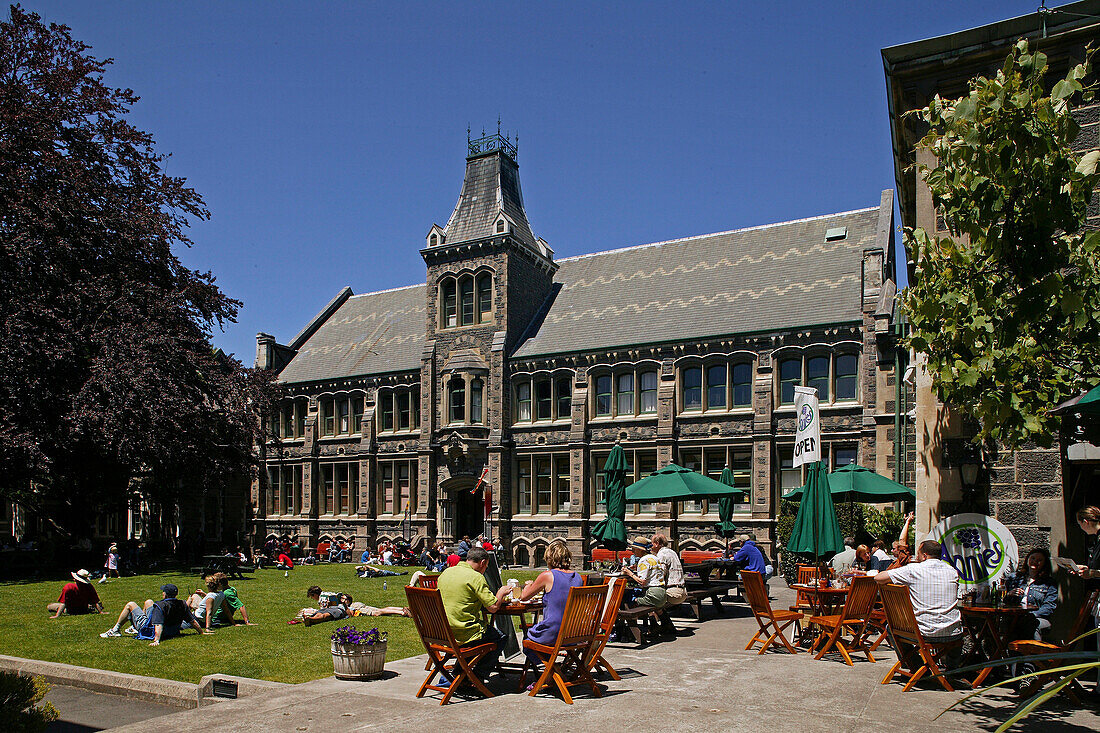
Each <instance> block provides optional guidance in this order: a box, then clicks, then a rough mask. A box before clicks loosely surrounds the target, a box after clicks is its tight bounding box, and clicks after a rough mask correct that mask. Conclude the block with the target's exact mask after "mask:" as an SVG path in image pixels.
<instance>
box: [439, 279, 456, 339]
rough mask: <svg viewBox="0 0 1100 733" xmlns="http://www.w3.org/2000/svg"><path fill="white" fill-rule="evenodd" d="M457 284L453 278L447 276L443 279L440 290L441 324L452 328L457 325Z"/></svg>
mask: <svg viewBox="0 0 1100 733" xmlns="http://www.w3.org/2000/svg"><path fill="white" fill-rule="evenodd" d="M457 287H458V284H457V283H456V282H455V280H454V278H447V279H445V280H444V281H443V283H442V286H441V287H440V290H441V291H442V292H441V293H440V299H441V300H442V301H443V312H442V316H443V318H442V319H441V320H442V324H441V325H442V326H443V327H444V328H454V327H455V326H457V325H458V294H457Z"/></svg>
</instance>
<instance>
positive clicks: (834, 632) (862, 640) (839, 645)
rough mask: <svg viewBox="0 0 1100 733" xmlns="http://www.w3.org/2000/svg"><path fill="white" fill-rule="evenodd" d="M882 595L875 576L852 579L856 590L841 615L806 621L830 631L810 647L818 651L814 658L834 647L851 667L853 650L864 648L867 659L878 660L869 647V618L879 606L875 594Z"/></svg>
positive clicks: (851, 593) (820, 636)
mask: <svg viewBox="0 0 1100 733" xmlns="http://www.w3.org/2000/svg"><path fill="white" fill-rule="evenodd" d="M877 595H878V583H876V582H875V579H874V578H868V577H866V576H865V577H862V578H855V579H854V580H853V581H852V589H851V590H850V591H848V598H847V600H846V601H845V602H844V608H843V609H842V610H841V612H840V613H838V614H833V615H829V616H811V617H810V618H809V619H807V621H806V623H808V624H816V625H817V626H819V627H821V628H822V629H823V630H828V631H829V633H828V634H821V635H819V636H818V637H817V639H815V640H814V643H813V646H811V647H810V653H811V654H813V653H814V652H815V651H817V648H818V647H821V651H818V652H817V656H815V657H814V659H821V658H822V657H824V656H825V655H826V654H828V653H829V651H830V650H831V649H836V650H837V651H839V652H840V655H841V656H842V657H844V661H845V662H847V663H848V666H849V667H851V666H853V665H852V656H851V652H853V651H861V652H863V653H864V654H866V655H867V659H869V660H871V661H872V662H873V661H875V658H874V656H872V655H871V650H870V649H869V648H868V647H867V637H866V634H867V621H868V619H869V618H870V616H871V608H872V607H873V606H874V605H875V596H877ZM846 632H848V633H851V634H852V640H851V641H850V642H848V644H849V646H845V644H844V638H843V636H844V634H845V633H846Z"/></svg>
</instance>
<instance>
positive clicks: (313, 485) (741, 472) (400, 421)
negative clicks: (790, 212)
mask: <svg viewBox="0 0 1100 733" xmlns="http://www.w3.org/2000/svg"><path fill="white" fill-rule="evenodd" d="M892 212H893V195H892V192H890V191H884V192H883V194H882V196H881V199H880V200H879V201H876V202H872V205H871V206H869V207H868V208H865V209H861V210H858V211H850V212H845V213H839V214H831V215H828V216H818V217H813V218H809V219H799V220H796V221H789V222H785V223H780V224H770V225H766V226H759V227H752V228H748V229H740V230H736V231H730V232H722V233H717V234H706V235H701V236H691V237H686V238H683V239H677V240H672V241H669V242H659V243H655V244H647V245H642V246H638V247H628V248H625V249H617V250H612V251H607V252H598V253H594V254H590V255H583V256H579V257H570V258H565V259H561V260H558V259H555V257H554V252H553V250H552V249H551V248H550V246H549V245H548V244H547V243H546V242H545V241H543V240H542V239H540V238H538V237H536V236H535V235H534V234H533V232H532V230H531V226H530V224H529V223H528V220H527V215H526V212H525V210H524V203H523V197H522V195H521V193H520V183H519V167H518V165H517V163H516V150H515V148H514V147H513V146H512V145H511V144H510V142H509V140H507V139H506V138H502V137H500V136H499V135H490V136H488V137H487V138H483V139H481V140H475V141H472V142H471V143H470V150H469V157H468V158H467V159H466V173H465V178H464V181H463V184H462V190H461V193H460V194H459V198H458V203H457V205H456V206H455V208H454V212H453V213H452V214H451V216H450V218H449V220H448V221H447V223H446V225H445V226H442V227H441V226H438V225H435V226H432V227H431V228H430V230H429V231H428V233H427V236H426V238H425V241H424V245H425V246H424V247H423V248H422V249H420V256H421V257H423V259H424V262H425V264H426V266H427V278H426V283H422V284H418V285H412V286H408V287H402V288H395V289H393V290H384V291H380V292H376V293H368V294H365V295H353V294H352V291H351V289H350V288H345V289H344V290H343V291H341V292H340V293H339V294H337V296H336V297H335V298H334V299H333V300H332V301H331V302H330V303H329V304H328V305H327V306H326V307H325V308H324V309H323V310H322V311H321V312H320V313H319V314H318V315H317V316H316V318H314V319H313V320H312V321H311V322H310V323H309V324H307V325H306V327H305V328H304V329H303V330H302V331H301V333H299V334H298V335H297V336H296V337H295V338H293V339H292V340H291V341H290V342H289V343H288V344H286V345H282V344H278V343H276V341H275V339H274V338H273V337H272V336H269V335H266V334H259V335H258V337H257V364H258V365H259V366H262V367H266V368H269V369H273V370H275V371H277V372H278V374H279V378H280V380H281V381H282V382H283V383H284V384H285V385H286V387H287V389H288V392H289V395H290V396H289V398H288V399H287V400H286V402H285V404H284V405H283V409H282V412H281V414H280V415H277V416H276V417H275V420H274V422H273V425H272V426H271V427H272V430H273V432H274V434H275V435H277V436H278V440H273V441H272V442H270V443H269V444H268V445H267V446H266V447H265V456H264V459H265V460H266V463H267V469H268V470H267V472H266V474H265V475H262V476H261V477H260V479H259V480H258V481H257V483H256V486H255V488H254V491H255V493H254V501H255V503H256V520H255V522H256V534H257V535H258V536H259V539H261V540H262V539H263V537H264V536H265V535H283V534H289V535H299V536H301V538H302V539H303V540H304V541H306V542H308V543H310V544H313V543H315V542H316V541H318V540H323V539H336V538H348V537H352V536H355V537H358V538H361V539H364V540H367V541H369V542H376V541H378V540H380V539H394V538H399V537H401V536H402V535H404V536H406V537H408V538H410V539H412V540H413V541H414V544H417V545H419V544H421V543H423V542H424V541H433V540H442V541H443V542H445V543H447V544H451V543H453V542H455V541H456V540H457V539H458V538H461V537H462V536H463V535H470V536H476V535H478V534H479V533H481V532H483V531H484V530H485V529H486V528H485V526H484V523H483V516H484V514H483V501H484V494H483V491H484V488H479V487H477V482H478V479H479V478H480V477H482V476H483V475H484V476H485V479H486V482H487V483H488V484H489V485H490V486H491V487H492V492H493V494H492V498H491V501H492V504H493V505H494V506H495V510H494V513H493V515H492V531H493V533H494V535H499V536H500V537H501V538H502V539H503V540H504V542H505V544H506V546H507V547H508V548H509V549H510V551H511V553H512V554H513V556H514V560H515V561H516V562H518V563H520V564H529V563H541V562H542V553H543V551H544V549H545V547H546V545H547V544H548V542H549V541H550V540H552V539H553V538H556V537H566V538H568V542H569V544H570V546H571V549H572V550H573V552H574V554H575V555H581V554H583V555H588V554H590V552H591V549H592V546H593V543H592V539H591V528H592V526H593V524H594V523H595V522H597V521H599V519H601V518H602V517H603V515H604V512H605V505H604V489H603V478H602V475H601V469H602V467H603V462H604V460H605V459H606V457H607V455H608V452H609V451H610V450H611V448H612V447H613V446H614V445H615V443H616V442H618V443H621V445H622V446H623V448H624V449H625V450H626V454H627V460H628V462H629V464H630V467H631V478H633V479H636V478H641V477H643V476H645V475H647V474H649V473H650V472H652V471H653V470H655V469H656V468H657V467H658V466H664V465H666V464H668V463H669V462H676V463H679V464H681V465H684V466H687V467H690V468H692V469H695V470H697V471H700V472H703V473H706V474H708V475H711V476H714V477H717V476H718V475H719V474H720V473H721V472H722V469H723V467H724V466H727V465H728V466H729V467H730V468H731V469H732V470H733V472H734V475H735V476H736V481H737V483H738V485H740V486H744V487H745V488H746V489H749V493H748V494H747V500H746V501H745V502H744V503H742V504H740V505H739V506H738V507H737V510H738V511H737V517H736V523H737V524H738V525H740V526H742V527H744V529H745V531H746V532H749V533H751V534H753V535H755V537H756V538H757V539H758V540H759V541H761V542H762V543H763V544H764V545H765V546H768V547H771V546H772V545H773V543H774V541H775V524H776V510H777V504H778V498H777V497H778V493H779V490H780V487H784V488H789V487H795V486H798V485H801V483H802V470H801V469H792V468H791V453H792V445H793V436H794V414H793V404H792V403H793V388H794V385H796V384H807V385H811V386H816V387H818V389H819V391H820V393H821V396H822V400H821V401H822V414H823V416H824V422H823V435H822V438H823V443H824V444H825V452H826V455H827V460H828V462H829V463H830V465H833V466H835V465H839V464H844V463H848V462H852V461H858V462H859V463H861V464H863V465H866V466H870V467H873V468H875V469H876V470H878V471H880V472H881V473H884V474H886V475H889V476H897V477H898V478H900V479H901V480H903V481H906V482H908V483H909V484H910V485H911V484H912V480H913V477H912V465H911V462H910V463H906V462H905V461H904V460H902V461H896V460H895V456H897V455H898V453H899V447H898V446H899V441H901V440H903V439H904V437H905V434H906V433H905V430H904V425H905V423H906V419H905V417H904V412H905V411H906V410H907V409H908V408H904V409H903V401H902V400H901V399H899V394H900V392H901V390H900V385H899V384H898V382H897V380H896V379H895V375H896V373H897V370H898V368H899V365H900V366H901V367H902V368H904V355H903V354H899V353H898V350H897V347H896V339H895V323H894V312H893V302H894V295H895V290H896V288H895V284H894V283H895V278H894V266H895V265H894V260H893V254H892V253H893V251H894V247H893V241H894V240H893V229H894V227H893V215H892ZM410 254H411V253H410ZM392 256H394V257H401V256H407V255H402V251H401V250H400V249H397V250H395V251H394V252H393V253H392ZM899 360H900V361H899ZM486 470H487V472H486ZM716 521H717V507H716V505H715V504H713V503H707V502H694V503H691V502H689V503H686V504H683V505H681V506H676V507H673V506H672V505H671V504H668V503H665V504H655V505H654V504H637V505H630V506H628V509H627V524H628V526H629V529H630V532H631V533H632V534H635V533H638V534H643V533H650V532H652V531H654V530H663V531H666V532H669V533H670V534H671V535H672V536H673V537H674V538H676V539H677V540H678V541H679V543H680V545H681V547H706V546H712V547H717V546H720V545H721V543H722V541H721V540H719V539H717V538H716V536H715V534H714V530H713V525H714V523H715V522H716Z"/></svg>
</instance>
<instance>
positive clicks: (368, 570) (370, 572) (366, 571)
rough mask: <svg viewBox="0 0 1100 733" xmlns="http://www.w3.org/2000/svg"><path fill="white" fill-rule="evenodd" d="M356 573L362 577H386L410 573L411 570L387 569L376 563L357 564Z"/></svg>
mask: <svg viewBox="0 0 1100 733" xmlns="http://www.w3.org/2000/svg"><path fill="white" fill-rule="evenodd" d="M355 574H356V575H358V576H359V577H360V578H385V577H389V576H390V575H408V574H409V571H408V570H405V571H403V572H400V573H399V572H396V571H393V570H386V569H385V568H380V567H377V566H375V565H356V566H355Z"/></svg>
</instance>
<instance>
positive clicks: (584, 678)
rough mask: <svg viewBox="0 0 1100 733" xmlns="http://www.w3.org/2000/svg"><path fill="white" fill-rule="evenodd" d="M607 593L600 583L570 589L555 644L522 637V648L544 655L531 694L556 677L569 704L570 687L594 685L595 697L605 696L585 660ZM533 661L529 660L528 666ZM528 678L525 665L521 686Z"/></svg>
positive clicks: (558, 686) (592, 643)
mask: <svg viewBox="0 0 1100 733" xmlns="http://www.w3.org/2000/svg"><path fill="white" fill-rule="evenodd" d="M606 596H607V588H605V587H604V586H601V585H588V586H578V587H574V588H570V589H569V597H568V598H567V599H566V601H565V611H564V613H563V614H562V618H561V628H560V629H559V630H558V639H557V641H556V642H555V643H554V645H553V646H549V645H547V644H539V643H537V642H534V641H531V640H530V639H524V640H523V648H524V649H526V650H530V651H533V652H538V653H539V654H540V655H542V656H543V657H544V658H545V660H546V661H545V662H544V663H543V669H542V674H541V675H540V676H539V678H538V680H537V681H536V682H535V684H534V686H533V687H532V688H531V692H530V695H531V696H532V697H534V696H535V695H537V694H538V693H539V692H541V691H542V689H543V688H544V687H548V686H549V685H550V681H551V680H553V682H554V684H555V685H556V686H557V688H558V691H559V692H561V697H562V699H563V700H565V701H566V702H567V703H569V704H570V705H572V704H573V698H572V697H571V696H570V695H569V688H570V687H575V686H577V685H581V684H586V685H588V686H589V687H591V688H592V694H593V695H595V696H596V697H600V696H602V695H603V692H602V691H601V690H600V688H599V685H597V684H596V680H594V679H593V678H592V674H591V673H590V672H589V669H588V666H587V665H586V664H585V659H586V657H587V655H588V654H589V652H590V650H591V649H592V646H593V645H594V644H595V643H596V638H597V636H598V635H599V632H600V621H601V615H602V614H601V613H600V612H601V611H602V610H603V602H604V599H605V598H606ZM530 664H531V661H530V659H528V661H527V665H530ZM526 677H527V666H526V665H525V666H524V669H523V674H522V675H521V676H520V685H521V686H522V685H523V683H524V681H526Z"/></svg>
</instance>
